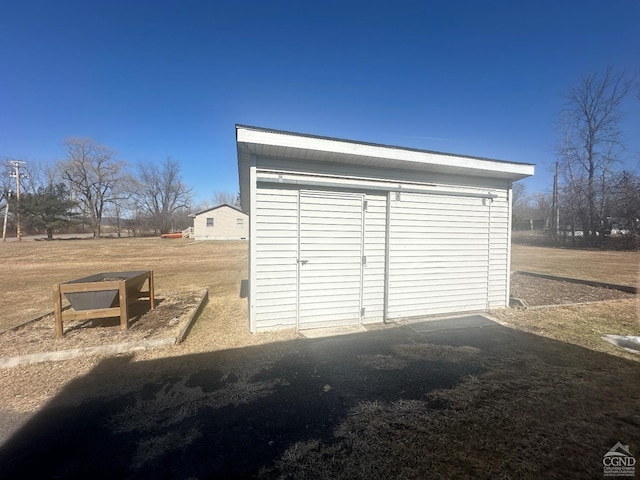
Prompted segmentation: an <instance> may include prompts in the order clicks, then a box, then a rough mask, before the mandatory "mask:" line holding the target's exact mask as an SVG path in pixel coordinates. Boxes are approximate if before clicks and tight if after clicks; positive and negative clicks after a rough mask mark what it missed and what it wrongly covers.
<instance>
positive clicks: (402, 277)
mask: <svg viewBox="0 0 640 480" xmlns="http://www.w3.org/2000/svg"><path fill="white" fill-rule="evenodd" d="M391 198H392V201H391V219H390V239H389V243H390V245H389V255H390V258H389V306H388V312H389V318H390V319H400V318H406V317H414V316H422V315H432V314H440V313H448V312H462V311H472V310H484V309H486V308H487V292H488V277H489V271H488V261H489V254H490V252H489V209H490V208H491V207H490V205H489V203H490V201H489V200H487V199H482V198H474V197H464V196H460V197H458V196H445V195H433V194H429V195H425V194H412V193H404V192H403V193H401V194H398V195H397V197H396V194H394V193H393V192H392V194H391Z"/></svg>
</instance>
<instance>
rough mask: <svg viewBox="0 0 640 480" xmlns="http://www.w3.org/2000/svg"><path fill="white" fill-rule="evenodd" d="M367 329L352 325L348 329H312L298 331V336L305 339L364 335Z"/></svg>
mask: <svg viewBox="0 0 640 480" xmlns="http://www.w3.org/2000/svg"><path fill="white" fill-rule="evenodd" d="M366 331H367V329H366V328H364V326H363V325H353V326H348V327H331V328H312V329H309V330H300V335H302V336H303V337H305V338H324V337H335V336H337V335H351V334H352V333H364V332H366Z"/></svg>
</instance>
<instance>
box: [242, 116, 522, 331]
mask: <svg viewBox="0 0 640 480" xmlns="http://www.w3.org/2000/svg"><path fill="white" fill-rule="evenodd" d="M236 142H237V149H238V168H239V176H240V197H241V201H242V208H243V210H244V211H245V212H247V213H248V214H249V225H250V226H249V231H250V240H249V327H250V330H251V332H256V331H263V330H272V329H278V328H291V327H294V328H298V329H309V328H321V327H338V326H351V325H358V324H367V323H375V322H383V321H385V322H386V321H398V320H403V319H410V318H414V317H424V316H429V315H441V314H449V313H458V312H471V311H488V310H490V309H495V308H502V307H506V306H507V305H508V303H509V263H510V251H511V245H510V244H511V242H510V240H511V192H512V190H511V186H512V182H514V181H516V180H520V179H522V178H525V177H528V176H530V175H533V173H534V165H531V164H524V163H515V162H507V161H501V160H491V159H486V158H478V157H470V156H464V155H454V154H449V153H440V152H432V151H426V150H417V149H412V148H403V147H395V146H387V145H378V144H371V143H364V142H357V141H352V140H342V139H337V138H328V137H320V136H315V135H303V134H299V133H291V132H285V131H277V130H270V129H265V128H256V127H249V126H243V125H236Z"/></svg>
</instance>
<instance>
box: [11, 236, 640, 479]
mask: <svg viewBox="0 0 640 480" xmlns="http://www.w3.org/2000/svg"><path fill="white" fill-rule="evenodd" d="M638 259H639V256H638V253H627V252H595V251H587V252H585V251H573V250H559V249H558V250H556V249H550V248H541V247H527V246H520V245H514V247H513V255H512V269H513V270H530V271H538V272H545V273H555V274H561V275H566V276H571V277H578V278H586V279H595V280H601V281H607V282H614V283H625V284H635V283H636V281H637V275H638ZM0 261H1V262H2V264H3V265H6V270H5V273H6V274H5V276H4V277H3V278H2V279H0V286H1V287H2V289H3V292H5V295H4V296H3V297H2V298H0V302H2V303H0V307H1V308H2V310H3V311H4V312H6V316H5V317H4V318H3V319H2V321H3V322H4V324H3V325H5V326H10V325H14V324H17V323H21V322H23V321H25V320H28V319H29V318H32V317H34V316H36V315H38V314H41V313H45V312H48V311H50V310H51V308H52V300H51V286H52V285H53V284H54V283H56V282H63V281H67V280H71V279H74V278H78V277H81V276H85V275H89V274H92V273H98V272H102V271H117V270H140V269H152V270H154V272H155V276H156V289H157V291H158V292H162V291H169V290H180V289H187V288H188V289H194V288H202V287H206V288H209V289H210V298H211V299H210V303H209V305H208V306H207V308H206V309H205V310H204V312H203V314H202V316H201V317H200V318H199V320H198V322H197V323H196V325H195V327H194V329H193V330H192V332H191V334H190V335H189V337H188V338H187V340H186V341H185V342H184V344H181V345H179V346H176V347H175V348H171V349H165V350H160V351H154V352H141V353H135V354H133V355H131V356H129V357H117V358H111V359H108V358H96V359H92V360H77V361H76V360H73V361H68V362H59V363H54V364H38V365H29V366H20V367H16V368H13V369H5V370H2V371H0V382H2V385H3V389H0V410H1V411H2V413H3V415H13V414H17V413H22V412H29V413H33V412H40V413H39V416H40V421H41V422H42V425H43V432H47V431H48V430H47V429H50V428H53V430H51V431H49V433H48V435H50V437H51V438H56V439H58V438H59V439H60V442H62V439H63V438H65V435H68V436H69V437H70V438H72V437H73V436H74V435H76V434H80V435H85V434H84V433H82V432H84V431H85V430H84V429H87V428H88V429H89V430H88V431H89V432H92V431H93V430H91V427H95V428H97V429H100V428H102V429H105V428H106V427H105V425H109V422H112V423H113V422H115V425H116V427H118V428H115V427H114V428H113V429H112V430H109V433H108V434H109V435H110V437H109V438H110V442H105V444H101V445H100V448H105V450H100V451H101V454H102V455H104V456H105V458H107V459H108V458H109V457H108V455H110V454H112V455H114V457H113V458H114V460H116V461H120V462H125V463H126V461H124V460H122V459H123V456H122V455H123V454H122V452H123V451H125V450H127V449H131V450H132V451H135V455H133V457H132V458H133V460H132V463H131V465H130V466H127V467H126V468H130V470H126V471H124V474H125V475H123V476H128V477H135V476H142V477H144V476H153V473H154V472H155V473H157V472H158V470H155V468H163V469H164V468H168V466H171V467H176V468H178V467H179V468H182V469H184V470H175V471H174V474H175V475H176V476H184V477H185V478H187V477H188V476H192V477H193V478H200V477H216V476H217V477H219V478H234V477H235V478H250V477H254V476H256V475H257V476H258V477H262V478H265V479H267V478H269V479H271V478H273V479H276V478H277V479H289V478H290V479H295V478H317V479H336V478H338V479H356V478H362V479H367V480H370V479H386V478H407V479H422V478H442V479H448V478H486V479H489V478H491V479H493V478H501V479H512V478H513V479H515V478H530V479H537V478H557V479H564V478H602V476H603V470H602V456H603V455H604V453H606V452H607V451H608V450H609V448H611V447H612V446H613V445H614V444H615V443H616V442H618V441H620V442H622V443H623V444H628V445H629V448H630V450H631V452H632V453H633V454H634V455H635V457H636V459H638V458H640V433H638V432H640V413H639V412H638V404H639V403H640V355H635V354H632V353H628V352H625V351H624V350H622V349H620V348H618V347H614V346H613V345H611V344H609V343H607V342H604V341H602V340H601V338H600V337H601V335H603V334H605V333H612V334H620V335H640V323H639V317H638V312H639V311H638V301H637V296H636V297H634V298H631V299H627V300H614V301H608V302H601V303H597V304H590V305H579V306H566V307H554V308H548V309H540V310H507V311H501V312H500V311H498V312H494V315H495V316H496V317H497V318H498V319H499V320H500V321H502V322H503V326H490V327H485V328H476V329H470V330H469V331H468V332H465V331H463V330H460V331H455V330H443V331H434V332H427V333H411V334H408V333H406V332H407V330H406V329H403V328H401V327H397V326H388V327H385V326H380V327H379V328H373V329H372V331H370V332H368V333H365V334H359V335H361V336H362V337H361V338H363V339H364V340H363V341H364V342H365V344H366V348H364V347H363V346H362V344H357V343H356V344H351V343H349V339H348V338H347V337H336V338H330V339H317V340H307V339H301V338H299V337H297V336H296V335H295V332H284V333H280V334H259V335H251V334H249V333H248V323H247V305H246V300H244V299H240V297H239V289H240V281H241V280H242V279H244V278H247V264H246V262H247V245H246V243H240V242H228V243H218V242H193V241H189V240H184V241H183V240H173V241H172V240H165V241H162V240H159V239H109V240H106V239H105V240H97V241H93V240H85V241H54V242H23V243H22V244H16V243H7V244H5V245H0ZM354 338H355V336H354ZM238 347H242V348H238ZM352 369H353V370H352ZM452 377H455V379H454V380H452V381H451V382H449V379H450V378H452ZM307 382H308V383H307ZM98 399H103V400H98ZM83 402H85V403H83ZM98 402H103V403H98ZM83 404H86V405H87V406H88V407H89V408H88V411H89V413H86V414H83V415H86V416H83V417H81V418H80V419H79V420H78V422H79V424H81V425H82V427H81V428H80V427H78V432H75V431H73V430H72V429H68V427H67V426H66V425H65V424H64V422H61V421H58V422H57V423H56V427H55V428H54V427H51V423H50V422H51V420H52V419H54V418H57V417H56V416H57V415H62V416H63V417H64V415H67V416H68V417H67V418H71V417H72V416H73V414H74V412H76V411H78V412H80V410H78V406H81V405H83ZM103 411H108V412H109V418H108V419H107V421H106V423H105V419H104V418H102V417H101V416H100V415H103V414H102V412H103ZM91 412H94V413H91ZM78 414H80V413H78ZM1 418H2V417H0V419H1ZM109 419H110V420H109ZM176 419H179V421H178V420H176ZM34 425H37V424H34ZM123 425H124V427H123ZM2 427H3V425H2V424H0V430H2ZM56 429H57V430H56ZM96 431H100V430H96ZM102 431H104V430H102ZM33 432H35V433H34V435H36V437H37V435H39V433H38V429H37V428H35V427H34V429H33ZM58 433H59V434H60V435H59V436H58ZM42 435H43V437H42V440H41V441H39V442H38V443H37V447H38V448H41V449H42V450H41V451H42V452H44V453H43V455H50V456H49V457H47V458H58V457H57V456H56V455H52V454H51V450H50V449H51V448H59V449H60V454H61V455H66V456H67V458H69V459H70V462H71V463H66V464H65V463H64V462H62V460H61V461H60V468H61V469H71V468H72V467H71V466H70V465H72V462H73V458H74V457H73V452H74V450H73V448H71V445H72V444H71V443H70V444H69V446H67V444H64V443H61V444H60V445H58V446H56V445H55V444H56V442H57V441H58V440H56V441H49V440H47V437H46V433H42ZM94 437H95V436H91V435H90V434H87V435H85V436H83V437H81V439H83V441H84V439H86V440H87V442H89V443H88V444H87V445H88V446H89V447H90V446H92V445H93V444H91V443H90V442H94V441H95V442H98V441H99V439H98V440H95V438H94ZM25 438H26V437H25ZM37 438H39V437H37ZM25 441H26V440H25ZM65 441H66V440H65ZM52 445H53V446H52ZM78 445H79V443H78ZM110 445H118V446H119V447H114V448H116V450H117V452H115V453H113V452H111V450H109V448H111V446H110ZM80 446H81V445H80ZM89 447H87V448H89ZM89 450H90V448H89ZM20 451H21V447H20V446H19V444H18V443H16V447H15V450H14V451H13V453H15V454H18V453H19V452H20ZM0 453H2V451H1V450H0ZM29 453H30V454H31V452H29ZM60 458H62V457H60ZM87 458H90V457H87ZM258 458H259V460H256V459H258ZM187 459H188V461H187ZM35 460H37V457H35V459H34V458H33V457H31V456H30V455H29V456H27V457H25V464H24V465H26V466H28V465H33V464H35V463H37V462H35ZM181 461H184V462H185V463H184V464H180V462H181ZM86 462H89V463H90V461H89V460H85V464H84V467H87V465H88V464H89V463H86ZM173 462H176V463H173ZM252 462H254V463H252ZM108 463H109V462H108V461H107V464H108ZM127 465H129V464H127ZM54 466H55V464H54V465H52V466H51V469H52V470H51V472H52V474H53V473H55V474H59V471H55V468H54ZM84 467H83V468H84ZM89 467H90V465H89ZM89 467H87V468H89ZM189 468H191V469H192V470H188V469H189ZM198 468H200V469H201V470H198ZM637 468H638V467H636V469H637ZM216 469H217V470H216ZM60 471H73V470H60ZM81 471H82V470H81V469H80V468H79V469H78V470H75V472H76V473H77V472H81ZM163 471H165V470H163ZM165 472H168V470H166V471H165ZM120 473H123V472H120ZM188 473H190V475H188ZM167 475H169V474H168V473H167ZM0 476H1V475H0Z"/></svg>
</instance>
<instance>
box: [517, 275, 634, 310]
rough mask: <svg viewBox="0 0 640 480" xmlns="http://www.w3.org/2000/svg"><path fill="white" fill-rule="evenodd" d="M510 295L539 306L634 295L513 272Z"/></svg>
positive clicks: (613, 298)
mask: <svg viewBox="0 0 640 480" xmlns="http://www.w3.org/2000/svg"><path fill="white" fill-rule="evenodd" d="M511 296H512V297H516V298H520V299H523V300H525V301H526V302H527V304H528V305H529V306H540V305H566V304H572V303H586V302H600V301H605V300H619V299H625V298H633V296H634V295H633V294H631V293H627V292H623V291H620V290H616V289H613V288H603V287H594V286H591V285H582V284H579V283H573V282H566V281H559V280H549V279H546V278H538V277H533V276H530V275H522V274H520V273H513V274H511Z"/></svg>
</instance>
